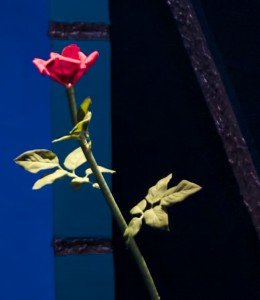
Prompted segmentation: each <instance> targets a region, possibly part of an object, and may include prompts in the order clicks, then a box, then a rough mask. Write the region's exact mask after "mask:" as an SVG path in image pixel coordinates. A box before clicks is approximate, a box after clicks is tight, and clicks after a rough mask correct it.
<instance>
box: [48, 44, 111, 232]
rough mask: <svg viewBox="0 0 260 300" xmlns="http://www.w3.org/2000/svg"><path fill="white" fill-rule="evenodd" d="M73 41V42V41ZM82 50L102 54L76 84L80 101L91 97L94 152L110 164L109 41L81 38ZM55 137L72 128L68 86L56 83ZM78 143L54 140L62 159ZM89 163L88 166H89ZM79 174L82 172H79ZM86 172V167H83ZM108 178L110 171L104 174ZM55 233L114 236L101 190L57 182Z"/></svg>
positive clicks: (58, 49) (53, 91)
mask: <svg viewBox="0 0 260 300" xmlns="http://www.w3.org/2000/svg"><path fill="white" fill-rule="evenodd" d="M72 43H73V42H72ZM77 44H78V45H79V46H80V47H81V50H82V51H83V52H84V53H86V54H89V53H91V52H92V51H94V50H98V51H99V53H100V56H99V58H98V60H97V62H96V63H95V65H94V66H92V67H91V69H90V70H89V72H88V73H87V74H86V75H85V76H84V77H82V79H81V80H80V82H79V83H77V84H76V86H75V93H76V99H77V102H78V105H80V103H81V102H82V101H83V100H84V99H85V98H86V97H88V96H90V97H91V99H92V105H91V111H92V114H93V115H92V120H91V125H90V134H91V139H92V144H93V153H94V155H95V158H96V160H97V162H98V164H99V165H101V166H104V167H107V168H110V167H111V128H110V127H111V125H110V124H111V121H110V70H109V68H110V65H109V60H110V47H109V43H108V42H104V41H102V42H93V41H88V42H80V43H78V42H77ZM66 45H68V42H66V41H54V42H52V49H53V50H54V51H56V52H61V50H62V49H63V47H65V46H66ZM51 99H52V101H51V114H52V117H51V118H52V132H53V139H54V138H57V137H60V136H63V135H65V134H67V133H68V132H69V131H70V130H71V128H72V125H71V119H70V113H69V109H68V104H67V98H66V91H65V88H64V87H63V86H62V85H60V84H57V83H53V84H52V88H51ZM77 147H79V145H78V143H77V141H75V140H73V141H63V142H59V143H55V144H54V145H53V148H54V150H55V152H56V153H57V154H58V155H59V157H60V161H61V162H63V161H64V158H65V157H66V156H67V155H68V154H69V153H70V152H71V151H72V150H74V149H76V148H77ZM87 167H88V166H87ZM79 174H80V172H79ZM81 174H82V175H84V169H83V170H81ZM105 177H106V178H107V179H109V178H110V176H109V175H105ZM54 199H55V200H54V203H55V204H54V235H55V236H57V237H75V236H76V237H79V236H85V237H86V236H92V237H111V216H110V212H109V209H108V207H107V205H106V202H105V200H104V198H103V196H102V194H101V192H100V190H97V189H93V188H92V186H91V185H84V186H83V187H82V188H81V189H80V190H76V191H75V190H73V189H72V187H71V186H70V184H69V180H68V181H66V180H62V181H59V182H57V183H56V184H55V185H54Z"/></svg>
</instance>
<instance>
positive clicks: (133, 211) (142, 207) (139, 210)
mask: <svg viewBox="0 0 260 300" xmlns="http://www.w3.org/2000/svg"><path fill="white" fill-rule="evenodd" d="M146 205H147V202H146V200H145V199H143V200H142V201H140V202H139V203H138V204H137V205H136V206H134V207H133V208H132V209H131V210H130V214H131V215H139V214H143V212H144V210H145V208H146Z"/></svg>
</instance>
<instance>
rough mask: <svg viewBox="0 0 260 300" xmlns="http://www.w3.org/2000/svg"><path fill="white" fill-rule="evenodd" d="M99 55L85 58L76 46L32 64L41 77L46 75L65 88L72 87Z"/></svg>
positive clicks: (93, 53) (53, 53) (95, 53)
mask: <svg viewBox="0 0 260 300" xmlns="http://www.w3.org/2000/svg"><path fill="white" fill-rule="evenodd" d="M98 56H99V53H98V52H97V51H94V52H92V53H91V54H90V55H89V56H86V55H85V54H84V53H83V52H81V51H80V48H79V47H78V46H77V45H69V46H67V47H65V48H64V49H63V50H62V53H61V54H58V53H55V52H51V54H50V59H48V60H43V59H40V58H35V59H34V60H33V63H34V64H35V66H36V67H37V69H38V70H39V72H40V73H41V74H43V75H47V76H49V77H51V78H52V79H54V80H55V81H57V82H59V83H60V84H62V85H65V86H67V87H70V86H74V85H75V84H76V83H77V82H78V81H79V80H80V78H81V77H82V76H83V75H84V74H85V73H86V72H87V71H88V70H89V68H90V67H91V66H92V65H93V64H94V63H95V62H96V60H97V58H98Z"/></svg>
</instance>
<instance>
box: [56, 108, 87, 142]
mask: <svg viewBox="0 0 260 300" xmlns="http://www.w3.org/2000/svg"><path fill="white" fill-rule="evenodd" d="M91 116H92V114H91V112H90V111H89V112H88V113H87V114H86V116H85V118H84V119H83V120H82V121H80V122H78V123H77V124H76V125H75V126H74V127H73V128H72V130H71V131H70V132H69V134H67V135H64V136H62V137H60V138H57V139H55V140H53V141H52V142H53V143H57V142H61V141H65V140H70V139H79V138H80V135H81V133H82V132H85V131H86V130H87V128H88V125H89V122H90V120H91Z"/></svg>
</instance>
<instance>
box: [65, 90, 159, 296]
mask: <svg viewBox="0 0 260 300" xmlns="http://www.w3.org/2000/svg"><path fill="white" fill-rule="evenodd" d="M67 96H68V101H69V107H70V112H71V118H72V121H73V124H74V125H76V123H77V106H76V101H75V93H74V89H73V87H68V88H67ZM80 145H81V148H82V151H83V153H84V155H85V157H86V159H87V162H88V163H89V165H90V168H91V170H92V172H93V174H94V176H95V178H96V180H97V183H98V184H99V187H100V189H101V191H102V192H103V195H104V197H105V199H106V200H107V203H108V205H109V207H110V209H111V211H112V214H113V216H114V218H115V220H116V222H117V224H118V226H119V228H120V230H121V232H122V234H123V233H124V231H125V229H126V227H127V224H126V221H125V219H124V217H123V215H122V213H121V211H120V209H119V207H118V205H117V203H116V201H115V198H114V196H113V195H112V193H111V191H110V189H109V187H108V185H107V183H106V181H105V179H104V177H103V175H102V173H101V172H100V171H99V169H98V165H97V163H96V160H95V158H94V156H93V154H92V151H91V149H90V147H89V146H88V143H87V140H86V138H85V136H83V135H82V136H81V139H80ZM128 249H129V250H130V252H131V253H132V255H133V257H134V259H135V261H136V263H137V265H138V267H139V270H140V272H141V274H142V276H143V279H144V282H145V284H146V287H147V289H148V291H149V294H150V297H151V299H152V300H160V296H159V294H158V292H157V289H156V286H155V284H154V281H153V278H152V276H151V273H150V271H149V269H148V267H147V265H146V262H145V260H144V258H143V256H142V253H141V252H140V250H139V248H138V246H137V244H136V242H135V240H134V238H131V239H130V241H129V244H128Z"/></svg>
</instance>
